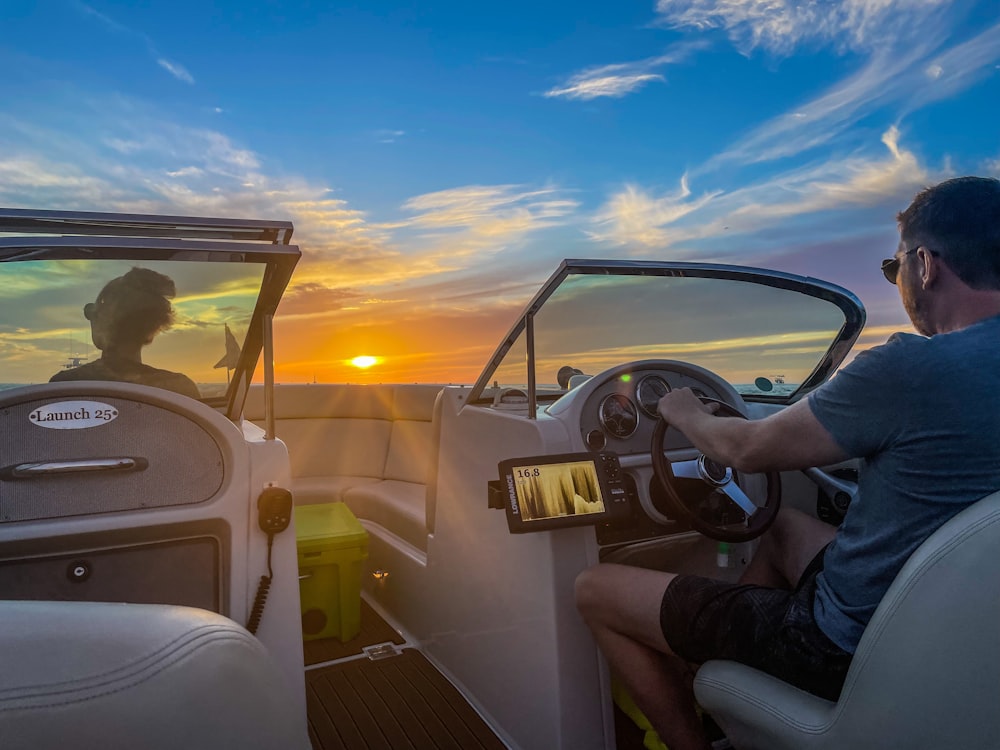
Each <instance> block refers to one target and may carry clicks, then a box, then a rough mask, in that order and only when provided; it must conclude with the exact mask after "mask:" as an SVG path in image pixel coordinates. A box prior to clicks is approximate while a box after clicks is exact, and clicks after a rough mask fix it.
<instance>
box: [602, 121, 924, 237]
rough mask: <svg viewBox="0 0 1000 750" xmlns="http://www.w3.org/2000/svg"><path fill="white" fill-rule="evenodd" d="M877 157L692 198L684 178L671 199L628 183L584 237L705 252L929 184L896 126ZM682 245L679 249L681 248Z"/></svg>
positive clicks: (837, 161)
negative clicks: (716, 244)
mask: <svg viewBox="0 0 1000 750" xmlns="http://www.w3.org/2000/svg"><path fill="white" fill-rule="evenodd" d="M880 141H881V143H882V146H883V149H884V150H883V151H882V154H881V155H879V156H867V155H864V154H857V155H854V156H848V157H842V156H837V155H835V156H832V157H831V158H829V159H828V160H827V161H824V162H820V163H815V164H809V165H806V166H803V167H797V168H795V169H791V170H786V171H785V172H780V173H777V174H774V175H771V176H769V177H767V178H765V179H763V180H760V181H758V182H756V183H749V184H748V185H747V186H746V187H742V188H740V189H738V190H734V191H731V192H728V193H722V192H721V191H715V192H708V193H705V194H704V195H702V196H701V197H700V198H696V199H692V198H691V191H690V189H689V188H688V186H687V182H686V181H682V183H681V189H680V190H679V191H678V192H677V193H674V194H671V195H667V196H661V197H656V196H652V195H650V194H649V193H648V192H647V191H645V190H643V189H642V188H639V187H637V186H634V185H630V186H627V187H626V188H624V189H623V190H622V191H620V192H619V193H617V194H616V195H614V196H612V197H611V198H610V199H609V200H608V201H607V202H606V203H605V204H604V206H602V207H601V209H600V210H598V212H597V213H596V214H595V216H594V223H595V224H596V225H597V227H598V228H597V229H595V230H592V231H591V232H589V233H588V234H589V236H590V237H591V239H593V240H595V241H597V242H602V243H610V244H614V245H619V246H626V247H630V248H631V249H632V250H633V252H636V253H642V252H648V251H650V250H654V249H655V250H663V249H665V248H666V247H668V246H669V247H673V248H674V249H675V250H674V252H675V254H678V253H680V254H688V255H691V254H699V255H702V256H704V255H706V254H713V253H718V250H716V249H713V248H712V247H711V245H698V244H697V241H703V240H706V239H712V238H718V237H735V236H739V235H744V236H746V235H752V234H754V233H757V232H759V231H761V230H762V229H765V228H767V227H774V226H781V225H785V224H786V223H787V222H789V221H790V220H792V219H794V218H796V217H801V216H806V215H818V214H821V213H824V212H828V211H836V210H843V209H856V208H866V207H870V206H875V205H881V204H884V203H886V202H887V201H889V200H893V201H897V199H899V198H900V197H901V196H904V195H906V194H907V193H909V194H910V195H911V196H912V192H913V191H914V190H915V189H919V188H921V187H923V186H925V185H927V184H930V183H931V182H933V181H934V177H935V175H932V174H931V173H930V172H929V171H928V170H927V169H926V168H925V167H924V166H922V165H921V164H920V163H919V160H918V159H917V157H916V155H915V154H913V153H912V152H911V151H908V150H906V149H904V148H902V147H901V146H900V132H899V129H898V128H897V127H896V126H892V127H890V128H888V129H887V130H886V131H885V132H884V133H883V134H882V137H881V139H880ZM683 248H686V250H685V249H683Z"/></svg>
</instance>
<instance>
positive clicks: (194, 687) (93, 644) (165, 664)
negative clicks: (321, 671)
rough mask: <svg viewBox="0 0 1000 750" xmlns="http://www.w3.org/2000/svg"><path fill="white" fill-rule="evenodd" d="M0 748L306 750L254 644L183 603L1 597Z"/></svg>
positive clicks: (301, 724)
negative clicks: (120, 602)
mask: <svg viewBox="0 0 1000 750" xmlns="http://www.w3.org/2000/svg"><path fill="white" fill-rule="evenodd" d="M0 623H2V625H0V632H2V642H3V646H2V656H0V665H2V666H0V747H2V748H4V750H57V749H61V748H67V747H72V748H75V749H76V750H108V749H110V748H143V750H175V749H177V748H184V750H217V749H218V748H240V750H249V749H251V748H252V749H254V750H275V749H276V748H282V749H284V748H288V749H289V750H306V748H308V747H309V738H308V734H307V731H306V717H305V716H304V715H300V714H301V710H300V709H299V706H298V703H297V702H296V701H294V700H292V698H291V692H290V690H289V687H288V684H287V680H286V678H285V677H284V675H283V674H282V673H281V672H280V671H279V669H278V668H277V666H275V664H274V662H273V661H272V660H271V658H270V656H269V655H268V653H267V651H265V649H264V647H263V646H262V645H261V644H260V643H259V642H258V641H257V639H256V638H254V637H253V636H252V635H250V634H249V633H248V632H247V631H246V630H244V629H243V628H242V627H240V626H239V625H237V624H236V623H235V622H233V621H232V620H229V619H227V618H225V617H222V616H221V615H217V614H214V613H212V612H208V611H206V610H200V609H194V608H190V607H176V606H165V605H154V604H107V603H96V602H47V601H46V602H42V601H0Z"/></svg>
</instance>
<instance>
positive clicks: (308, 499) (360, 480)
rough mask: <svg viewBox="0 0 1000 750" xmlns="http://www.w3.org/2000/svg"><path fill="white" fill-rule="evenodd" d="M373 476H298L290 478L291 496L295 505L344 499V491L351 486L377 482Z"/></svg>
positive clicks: (379, 480) (335, 501)
mask: <svg viewBox="0 0 1000 750" xmlns="http://www.w3.org/2000/svg"><path fill="white" fill-rule="evenodd" d="M381 481H382V480H381V479H376V478H375V477H352V476H330V477H299V478H298V479H293V480H292V497H293V498H294V500H295V504H296V505H313V504H315V503H337V502H340V501H342V500H343V499H344V492H346V491H347V490H349V489H351V488H352V487H361V486H363V485H368V484H377V483H379V482H381Z"/></svg>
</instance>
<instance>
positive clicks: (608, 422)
mask: <svg viewBox="0 0 1000 750" xmlns="http://www.w3.org/2000/svg"><path fill="white" fill-rule="evenodd" d="M598 416H599V418H600V420H601V425H602V426H603V427H604V429H605V430H607V431H608V433H609V434H611V435H613V436H614V437H616V438H627V437H628V436H629V435H631V434H632V433H633V432H635V428H636V427H638V426H639V412H637V411H636V408H635V404H633V403H632V401H631V400H630V399H629V398H628V397H627V396H623V395H622V394H620V393H612V394H611V395H610V396H605V397H604V400H603V401H601V408H600V410H599V414H598Z"/></svg>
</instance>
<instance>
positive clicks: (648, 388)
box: [635, 375, 670, 419]
mask: <svg viewBox="0 0 1000 750" xmlns="http://www.w3.org/2000/svg"><path fill="white" fill-rule="evenodd" d="M668 393H670V386H669V385H668V384H667V381H666V380H664V379H663V378H661V377H660V376H659V375H647V376H646V377H644V378H643V379H642V380H640V381H639V385H638V386H637V387H636V389H635V398H636V400H637V401H638V402H639V406H640V408H641V409H642V410H643V411H644V412H646V413H647V414H648V415H649V416H651V417H652V418H653V419H656V418H657V417H658V416H659V412H658V411H657V409H656V407H657V406H658V405H659V403H660V399H661V398H663V397H664V396H666V395H667V394H668Z"/></svg>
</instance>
